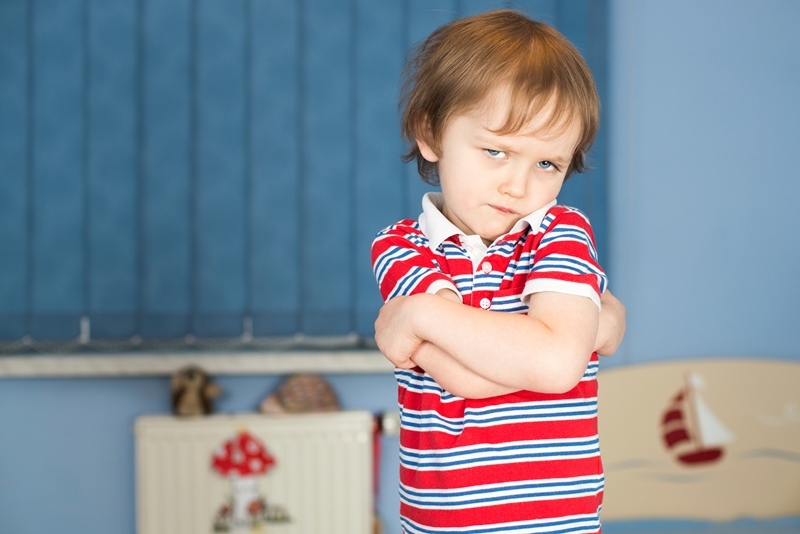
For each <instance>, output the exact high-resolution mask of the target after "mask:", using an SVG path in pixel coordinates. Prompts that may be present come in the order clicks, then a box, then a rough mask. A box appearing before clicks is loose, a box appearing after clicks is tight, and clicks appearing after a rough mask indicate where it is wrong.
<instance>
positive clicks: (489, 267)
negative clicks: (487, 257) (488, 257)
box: [481, 261, 492, 274]
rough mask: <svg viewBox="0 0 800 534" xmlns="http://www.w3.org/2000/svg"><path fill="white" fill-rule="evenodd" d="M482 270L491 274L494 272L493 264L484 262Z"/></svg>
mask: <svg viewBox="0 0 800 534" xmlns="http://www.w3.org/2000/svg"><path fill="white" fill-rule="evenodd" d="M481 269H483V272H484V273H486V274H489V273H490V272H492V264H491V263H489V262H488V261H485V262H483V265H481Z"/></svg>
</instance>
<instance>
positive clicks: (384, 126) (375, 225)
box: [353, 0, 407, 337]
mask: <svg viewBox="0 0 800 534" xmlns="http://www.w3.org/2000/svg"><path fill="white" fill-rule="evenodd" d="M357 11H358V18H357V20H356V26H357V28H356V41H357V47H356V88H355V93H356V110H355V118H356V125H355V127H356V153H355V176H354V178H355V203H354V206H353V216H354V217H355V258H354V259H355V261H354V266H353V268H354V271H355V277H356V302H355V307H356V318H355V321H356V327H355V330H356V331H357V332H358V333H359V334H360V335H362V336H365V337H371V336H373V335H374V333H375V332H374V327H373V323H374V321H375V317H376V316H377V312H378V309H379V308H380V305H381V302H382V301H381V298H380V293H379V292H378V289H377V286H376V284H375V276H374V275H373V274H372V269H371V268H370V261H369V258H370V246H371V244H372V239H373V238H374V237H375V234H376V232H377V231H378V230H379V229H380V228H381V227H383V226H386V225H388V224H390V223H391V222H394V221H395V220H399V219H400V218H402V217H403V216H404V213H403V207H404V200H403V178H404V174H405V169H404V166H403V163H402V161H401V160H400V155H401V153H402V150H403V148H402V145H401V143H400V139H399V135H398V132H399V129H400V125H399V120H398V112H397V98H398V95H399V91H398V83H399V82H398V77H397V73H398V72H400V69H401V68H402V65H403V58H404V55H405V51H406V48H407V47H406V43H405V40H406V39H405V32H404V24H398V21H403V18H404V16H405V13H404V9H403V5H402V3H401V2H396V3H377V2H372V1H369V0H360V1H359V2H358V10H357ZM392 140H394V142H391V141H392Z"/></svg>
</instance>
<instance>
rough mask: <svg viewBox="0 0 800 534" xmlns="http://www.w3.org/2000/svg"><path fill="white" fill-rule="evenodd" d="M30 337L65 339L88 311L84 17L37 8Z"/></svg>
mask: <svg viewBox="0 0 800 534" xmlns="http://www.w3.org/2000/svg"><path fill="white" fill-rule="evenodd" d="M33 13H34V19H33V28H32V31H33V35H32V40H33V50H32V54H33V55H32V58H33V76H34V86H33V95H32V96H33V102H32V104H33V121H32V127H33V147H32V148H33V178H32V194H33V204H34V206H36V209H35V210H34V212H33V229H32V235H30V236H28V237H29V239H30V240H31V241H32V245H33V270H32V273H31V275H32V277H33V291H32V295H31V309H32V311H33V313H34V316H33V320H32V324H31V326H30V328H31V334H32V335H33V336H35V337H44V338H51V339H53V338H54V339H65V338H69V337H73V336H75V335H77V333H78V318H79V317H80V315H81V314H83V313H85V311H86V305H87V302H86V299H85V295H86V293H85V284H86V273H85V268H86V261H85V260H86V256H85V251H86V242H85V230H86V224H85V223H86V211H85V208H86V206H85V192H86V188H85V180H86V166H85V155H86V143H85V120H84V119H85V103H86V100H85V93H84V91H85V79H84V74H85V72H84V68H85V38H86V35H85V11H84V5H83V3H82V2H80V1H78V0H72V1H68V0H64V1H60V2H45V1H37V2H34V9H33Z"/></svg>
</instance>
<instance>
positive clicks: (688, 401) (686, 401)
mask: <svg viewBox="0 0 800 534" xmlns="http://www.w3.org/2000/svg"><path fill="white" fill-rule="evenodd" d="M704 385H705V383H704V381H703V378H702V377H701V376H700V375H697V374H695V373H688V374H687V376H686V380H685V383H684V386H683V387H682V388H681V389H680V391H678V393H677V394H676V395H675V397H673V399H672V401H671V403H670V405H669V407H668V408H667V410H666V412H664V416H663V418H662V420H661V427H662V431H663V436H664V443H665V444H666V446H667V449H669V450H670V451H672V452H673V453H674V454H675V455H676V459H677V460H678V461H679V462H681V463H683V464H687V465H700V464H707V463H712V462H716V461H718V460H720V459H721V458H722V454H723V451H724V448H723V445H725V444H726V443H729V442H730V441H732V440H733V434H732V433H731V431H730V430H728V429H727V428H726V427H725V425H723V424H722V422H721V421H720V420H719V419H717V416H715V415H714V413H713V412H712V411H711V408H709V406H708V404H706V402H705V400H703V397H702V396H700V393H699V392H698V390H699V389H702V387H703V386H704Z"/></svg>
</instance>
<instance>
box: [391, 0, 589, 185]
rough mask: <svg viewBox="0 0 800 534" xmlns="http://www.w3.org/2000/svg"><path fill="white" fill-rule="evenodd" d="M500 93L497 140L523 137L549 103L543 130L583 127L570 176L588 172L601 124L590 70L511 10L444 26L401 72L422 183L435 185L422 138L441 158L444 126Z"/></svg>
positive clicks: (405, 118)
mask: <svg viewBox="0 0 800 534" xmlns="http://www.w3.org/2000/svg"><path fill="white" fill-rule="evenodd" d="M500 86H507V87H508V88H509V90H510V93H509V94H510V98H511V102H510V104H511V105H510V111H509V115H508V117H507V119H506V122H505V124H504V125H503V126H502V127H501V128H500V130H498V132H497V133H500V134H513V133H516V132H518V131H520V129H521V128H523V127H524V126H525V125H526V124H528V123H529V122H530V121H531V119H533V117H535V116H536V114H538V113H539V112H541V111H542V109H543V108H544V107H545V106H547V105H548V104H549V103H550V102H551V101H552V104H553V111H552V114H551V115H550V117H549V119H548V122H547V124H546V125H545V126H546V127H555V126H564V125H565V124H566V123H567V122H568V121H569V120H574V119H577V120H579V121H580V127H581V136H580V139H579V142H578V146H577V148H576V150H575V154H574V155H573V158H572V162H571V163H570V166H569V168H568V169H567V176H569V175H570V173H572V172H573V171H575V172H583V171H584V170H585V169H586V166H587V162H586V157H587V152H588V151H589V148H591V145H592V143H593V142H594V139H595V137H596V136H597V130H598V127H599V122H600V101H599V98H598V96H597V89H596V87H595V84H594V79H593V78H592V74H591V71H590V70H589V67H588V65H587V64H586V62H585V61H584V59H583V57H581V55H580V53H579V52H578V51H577V50H576V49H575V47H574V46H573V45H572V44H571V43H570V42H569V41H568V40H567V39H566V38H565V37H564V36H563V35H561V34H560V33H559V32H558V31H556V30H555V29H554V28H552V27H551V26H548V25H547V24H544V23H542V22H537V21H534V20H531V19H529V18H528V17H526V16H525V15H523V14H522V13H519V12H517V11H514V10H499V11H490V12H487V13H482V14H479V15H475V16H472V17H467V18H463V19H459V20H456V21H453V22H451V23H449V24H446V25H444V26H442V27H440V28H438V29H437V30H436V31H434V32H433V33H432V34H431V35H430V36H429V37H428V38H427V39H425V41H423V42H422V43H421V44H420V45H418V46H417V47H416V48H414V49H413V50H412V52H411V55H410V57H409V59H408V60H407V61H406V66H405V69H404V71H403V86H402V91H401V98H400V108H401V109H402V121H401V128H402V134H403V138H404V140H405V141H406V142H407V143H408V146H409V150H408V152H407V153H406V154H405V156H404V158H403V159H404V161H411V160H414V159H416V162H417V169H418V170H419V173H420V175H421V176H422V178H423V180H425V181H426V182H428V183H430V184H432V185H436V184H437V183H438V175H437V171H436V164H435V163H433V162H430V161H427V160H426V159H425V158H423V157H422V154H421V153H420V151H419V148H418V147H417V142H416V140H417V137H418V136H419V137H421V138H422V139H424V141H425V142H426V143H427V144H428V145H430V146H431V148H432V149H433V150H434V151H435V152H436V153H437V154H438V153H439V150H440V146H441V140H442V135H443V133H444V130H445V127H446V126H447V124H448V121H450V119H452V118H453V117H454V116H455V115H459V114H462V113H466V112H468V111H471V110H473V109H474V108H476V107H477V106H479V105H480V104H481V103H482V102H483V101H484V100H485V99H486V98H487V97H488V95H489V94H490V93H491V92H492V91H494V90H495V89H497V88H498V87H500Z"/></svg>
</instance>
